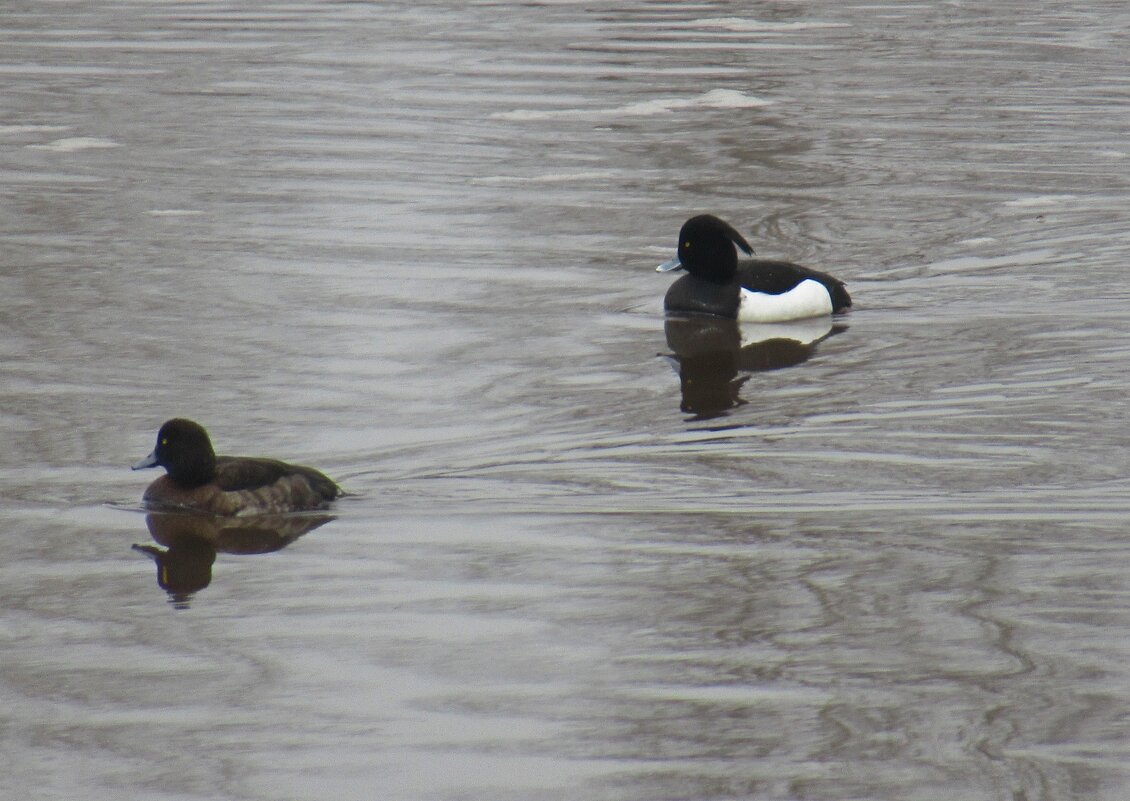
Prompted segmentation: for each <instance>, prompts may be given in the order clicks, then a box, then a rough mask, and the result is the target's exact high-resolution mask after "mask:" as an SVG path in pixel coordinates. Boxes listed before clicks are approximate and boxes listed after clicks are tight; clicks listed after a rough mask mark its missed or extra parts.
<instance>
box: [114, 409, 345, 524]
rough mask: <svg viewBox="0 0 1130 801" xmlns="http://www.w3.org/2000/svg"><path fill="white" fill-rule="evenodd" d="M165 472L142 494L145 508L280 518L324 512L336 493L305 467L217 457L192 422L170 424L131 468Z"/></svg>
mask: <svg viewBox="0 0 1130 801" xmlns="http://www.w3.org/2000/svg"><path fill="white" fill-rule="evenodd" d="M157 466H161V467H163V468H165V470H166V471H167V474H166V475H163V476H161V477H160V478H158V479H157V480H156V481H154V482H153V483H152V484H150V485H149V488H148V489H146V490H145V495H144V496H143V497H142V502H143V503H144V504H145V506H146V507H148V508H149V509H155V510H187V511H194V512H203V513H206V514H213V515H223V516H231V515H255V514H283V513H287V512H300V511H304V510H308V509H324V508H325V507H326V506H328V505H329V503H330V501H332V500H334V499H335V498H338V497H340V496H341V495H342V491H341V489H340V488H339V487H338V486H337V484H335V483H334V482H333V481H331V480H330V479H329V478H327V477H326V476H324V475H322V474H321V473H319V472H318V471H317V470H314V469H313V468H310V467H303V466H301V465H293V464H287V463H286V462H280V461H276V460H275V459H259V458H255V457H249V456H217V455H216V453H215V451H213V450H212V442H211V440H209V439H208V432H207V431H205V430H204V428H203V427H202V426H200V425H199V424H197V423H194V422H192V421H191V420H184V419H179V418H178V419H174V420H169V421H168V422H167V423H165V424H164V425H163V426H161V430H160V431H159V432H157V447H155V448H154V449H153V453H151V454H149V455H148V456H146V457H145V458H144V459H142V460H141V461H140V462H138V463H137V464H135V465H134V466H133V469H134V470H140V469H142V468H144V467H157Z"/></svg>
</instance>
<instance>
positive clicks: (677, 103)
mask: <svg viewBox="0 0 1130 801" xmlns="http://www.w3.org/2000/svg"><path fill="white" fill-rule="evenodd" d="M772 103H773V101H772V100H765V99H763V98H760V97H754V96H753V95H747V94H745V93H744V92H739V91H737V90H735V89H711V90H710V91H708V92H703V93H702V94H701V95H698V96H697V97H667V98H657V99H655V100H644V101H641V102H639V103H629V104H627V105H625V106H616V107H615V108H605V109H577V108H571V109H552V110H536V109H515V110H514V111H500V112H496V113H494V114H492V115H491V117H493V118H495V119H502V120H523V121H524V120H549V119H557V118H562V117H575V118H579V119H583V118H585V117H652V116H655V115H658V114H668V113H670V112H672V111H683V110H686V109H738V108H760V107H761V106H768V105H772Z"/></svg>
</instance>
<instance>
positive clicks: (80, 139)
mask: <svg viewBox="0 0 1130 801" xmlns="http://www.w3.org/2000/svg"><path fill="white" fill-rule="evenodd" d="M28 147H29V148H31V149H32V150H50V151H52V152H55V153H76V152H78V151H79V150H100V149H104V148H111V147H121V145H119V144H118V143H117V142H111V141H110V140H109V139H99V138H97V137H94V136H72V137H68V138H65V139H56V140H55V141H54V142H48V143H47V144H45V145H28Z"/></svg>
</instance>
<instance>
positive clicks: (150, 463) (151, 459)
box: [133, 453, 157, 470]
mask: <svg viewBox="0 0 1130 801" xmlns="http://www.w3.org/2000/svg"><path fill="white" fill-rule="evenodd" d="M156 466H157V454H156V453H151V454H149V455H148V456H146V457H145V458H144V459H142V460H141V461H140V462H138V463H137V464H135V465H134V466H133V469H134V470H144V469H145V468H147V467H156Z"/></svg>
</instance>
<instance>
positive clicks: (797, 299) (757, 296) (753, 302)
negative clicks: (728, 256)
mask: <svg viewBox="0 0 1130 801" xmlns="http://www.w3.org/2000/svg"><path fill="white" fill-rule="evenodd" d="M831 313H832V298H831V297H830V296H829V295H828V290H827V289H825V288H824V285H823V284H822V283H820V282H819V281H813V280H812V279H811V278H806V279H804V280H803V281H801V282H800V283H799V284H797V285H796V286H794V287H793V288H792V289H790V290H789V291H788V292H782V293H781V294H780V295H769V294H766V293H765V292H751V291H750V290H748V289H745V288H743V289H742V294H741V300H740V301H739V303H738V319H739V320H744V321H746V322H750V323H781V322H784V321H786V320H803V319H805V318H807V317H819V316H820V315H822V314H831Z"/></svg>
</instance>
